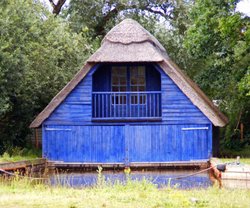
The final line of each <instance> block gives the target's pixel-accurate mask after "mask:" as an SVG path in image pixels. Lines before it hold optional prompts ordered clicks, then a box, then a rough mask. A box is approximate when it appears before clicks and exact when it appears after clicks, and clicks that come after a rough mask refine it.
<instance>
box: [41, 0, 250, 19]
mask: <svg viewBox="0 0 250 208" xmlns="http://www.w3.org/2000/svg"><path fill="white" fill-rule="evenodd" d="M40 1H41V2H44V3H45V4H46V5H48V7H49V8H50V9H51V10H52V7H51V5H50V3H49V0H40ZM69 1H70V0H67V1H66V4H68V3H69ZM236 10H237V11H240V12H242V13H244V14H245V15H247V16H250V0H241V1H240V2H239V3H238V5H237V9H236Z"/></svg>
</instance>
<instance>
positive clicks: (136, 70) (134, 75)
mask: <svg viewBox="0 0 250 208" xmlns="http://www.w3.org/2000/svg"><path fill="white" fill-rule="evenodd" d="M130 90H131V91H132V92H143V91H146V76H145V67H144V66H133V67H130ZM145 102H146V96H145V94H141V93H140V94H131V104H145Z"/></svg>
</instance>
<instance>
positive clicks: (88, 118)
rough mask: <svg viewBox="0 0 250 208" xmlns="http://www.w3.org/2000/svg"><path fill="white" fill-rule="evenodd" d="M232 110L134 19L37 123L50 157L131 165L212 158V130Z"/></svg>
mask: <svg viewBox="0 0 250 208" xmlns="http://www.w3.org/2000/svg"><path fill="white" fill-rule="evenodd" d="M226 122H227V119H226V118H225V116H224V115H223V114H222V113H221V112H219V110H218V109H217V108H216V107H215V106H214V105H213V104H212V102H211V101H210V100H209V99H208V98H207V97H206V96H205V94H204V93H203V92H202V91H201V90H200V89H199V88H198V87H197V86H196V85H195V84H194V83H193V82H192V81H191V80H190V79H188V78H187V77H186V75H185V74H184V73H183V72H182V71H181V70H180V69H179V68H178V67H177V66H176V65H175V64H174V63H173V62H172V61H171V60H170V59H169V57H168V55H167V53H166V51H165V49H164V48H163V46H162V45H161V44H160V43H159V42H158V41H157V40H156V39H155V38H154V37H153V36H152V35H151V34H149V32H148V31H146V30H145V29H144V28H143V27H142V26H141V25H139V24H138V23H137V22H135V21H134V20H131V19H127V20H124V21H123V22H121V23H120V24H118V25H117V26H115V27H114V28H113V29H112V30H111V31H110V32H109V33H108V34H107V35H106V36H105V38H104V40H103V42H102V46H101V47H100V48H99V49H98V50H97V51H96V52H95V53H94V54H93V55H92V56H91V57H90V58H89V59H88V60H87V62H86V64H85V65H84V67H83V68H82V70H80V71H79V72H78V73H77V74H76V76H75V77H74V78H73V79H72V80H71V81H70V82H69V83H68V84H67V85H66V86H65V87H64V88H63V89H62V91H60V92H59V93H58V94H57V95H56V96H55V98H54V99H53V100H52V101H51V102H50V103H49V105H48V106H47V107H46V108H45V109H44V110H43V111H42V112H41V113H40V114H39V115H38V116H37V118H36V119H35V120H34V121H33V122H32V124H31V127H32V128H37V127H40V126H42V129H43V157H45V158H48V159H49V160H53V161H63V162H65V163H68V162H79V163H88V164H94V163H101V164H122V165H131V164H135V163H136V164H137V163H140V164H141V163H145V164H149V163H150V164H151V163H155V164H156V163H157V164H160V163H166V162H175V161H179V162H183V161H185V162H186V161H193V160H196V161H201V160H207V159H208V158H209V157H211V155H212V128H213V126H224V125H225V124H226Z"/></svg>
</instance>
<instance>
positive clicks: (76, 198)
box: [0, 179, 250, 208]
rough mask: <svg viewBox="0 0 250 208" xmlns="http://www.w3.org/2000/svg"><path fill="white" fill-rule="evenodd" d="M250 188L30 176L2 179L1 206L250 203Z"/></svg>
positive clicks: (134, 205)
mask: <svg viewBox="0 0 250 208" xmlns="http://www.w3.org/2000/svg"><path fill="white" fill-rule="evenodd" d="M249 205H250V190H226V189H218V188H215V187H214V188H213V187H211V188H208V189H199V190H178V189H173V188H165V189H160V190H159V189H157V188H156V187H155V186H154V185H153V184H151V183H150V182H147V181H142V182H138V181H129V183H128V184H127V185H121V184H119V183H118V184H115V185H107V184H105V185H100V186H97V187H94V188H83V189H73V188H65V187H51V186H48V185H43V184H37V185H34V184H32V183H31V182H30V181H28V180H17V179H15V180H13V181H11V182H9V183H6V181H5V182H3V181H2V182H0V207H7V208H8V207H20V208H22V207H60V208H63V207H72V208H73V207H110V208H113V207H119V208H126V207H129V208H131V207H132V208H133V207H140V208H144V207H145V208H147V207H152V208H160V207H222V208H223V207H225V208H229V207H249Z"/></svg>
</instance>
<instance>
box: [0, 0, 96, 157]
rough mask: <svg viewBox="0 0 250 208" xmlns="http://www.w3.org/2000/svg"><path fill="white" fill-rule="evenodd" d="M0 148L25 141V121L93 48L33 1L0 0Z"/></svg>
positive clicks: (26, 125)
mask: <svg viewBox="0 0 250 208" xmlns="http://www.w3.org/2000/svg"><path fill="white" fill-rule="evenodd" d="M0 28H1V30H0V90H1V94H0V153H1V152H3V151H4V150H5V149H6V148H8V147H11V146H13V145H17V146H24V145H25V144H26V140H25V137H26V135H27V134H28V133H29V129H28V125H29V124H30V122H31V121H32V119H33V118H34V116H35V115H37V114H38V113H39V112H40V111H41V110H42V109H43V108H44V107H45V106H46V105H47V104H48V102H49V101H50V99H52V97H53V96H54V95H55V94H56V93H57V92H58V91H59V90H60V89H61V88H62V87H63V86H64V85H65V84H66V83H67V82H68V81H69V79H70V78H71V77H72V76H73V74H75V72H76V71H77V70H79V67H80V66H81V65H82V64H83V62H84V59H86V57H88V56H89V53H91V51H92V48H91V46H89V45H87V38H86V36H85V34H84V33H79V34H76V33H74V32H72V31H71V29H70V28H69V25H68V23H67V22H66V21H64V20H62V19H61V18H54V16H53V15H51V14H50V13H49V12H48V11H47V10H46V9H45V8H44V7H43V6H42V5H41V4H40V3H38V2H34V1H33V0H18V1H17V0H14V1H13V0H4V1H1V2H0Z"/></svg>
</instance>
